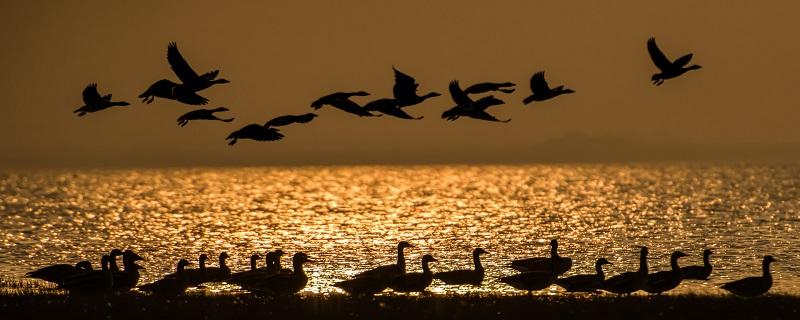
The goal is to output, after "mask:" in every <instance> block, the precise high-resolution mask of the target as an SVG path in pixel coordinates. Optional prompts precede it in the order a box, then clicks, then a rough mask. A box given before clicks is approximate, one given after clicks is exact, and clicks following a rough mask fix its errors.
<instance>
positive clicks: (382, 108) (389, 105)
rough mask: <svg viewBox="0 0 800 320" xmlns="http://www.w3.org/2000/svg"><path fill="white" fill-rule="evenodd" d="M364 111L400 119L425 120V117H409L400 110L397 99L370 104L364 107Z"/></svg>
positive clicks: (376, 101) (385, 99)
mask: <svg viewBox="0 0 800 320" xmlns="http://www.w3.org/2000/svg"><path fill="white" fill-rule="evenodd" d="M364 110H367V111H370V112H373V111H374V112H380V113H383V114H386V115H390V116H392V117H396V118H400V119H408V120H420V119H422V118H423V117H417V118H415V117H412V116H411V115H409V114H408V113H406V112H405V111H403V109H401V108H400V105H399V104H398V101H397V99H391V98H384V99H378V100H375V101H372V102H369V103H367V104H366V105H364Z"/></svg>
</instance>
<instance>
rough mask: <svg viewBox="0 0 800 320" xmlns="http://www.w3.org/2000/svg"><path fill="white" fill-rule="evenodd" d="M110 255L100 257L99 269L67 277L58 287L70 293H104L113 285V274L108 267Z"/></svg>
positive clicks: (108, 291) (109, 290)
mask: <svg viewBox="0 0 800 320" xmlns="http://www.w3.org/2000/svg"><path fill="white" fill-rule="evenodd" d="M110 261H111V257H110V256H109V255H103V256H102V258H101V259H100V265H101V269H100V270H92V271H86V272H83V273H80V274H76V275H74V276H71V277H67V278H65V279H63V280H62V282H61V283H59V285H58V287H59V288H61V289H66V290H67V291H69V293H70V294H106V293H110V292H111V289H112V288H113V286H114V275H113V274H112V272H111V270H110V269H109V263H110Z"/></svg>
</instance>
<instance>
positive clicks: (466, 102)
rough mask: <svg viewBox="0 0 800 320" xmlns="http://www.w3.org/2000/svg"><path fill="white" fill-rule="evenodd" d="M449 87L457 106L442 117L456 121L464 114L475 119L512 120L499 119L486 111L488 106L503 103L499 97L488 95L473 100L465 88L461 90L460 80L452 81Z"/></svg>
mask: <svg viewBox="0 0 800 320" xmlns="http://www.w3.org/2000/svg"><path fill="white" fill-rule="evenodd" d="M449 89H450V96H451V97H452V98H453V101H454V102H455V103H456V106H455V107H452V108H450V109H449V110H447V111H445V112H444V113H442V119H447V120H450V121H454V120H456V119H458V118H459V117H461V116H464V117H470V118H473V119H479V120H486V121H494V122H509V121H511V119H507V120H498V119H497V118H495V117H494V116H492V115H490V114H489V113H487V112H486V108H489V107H491V106H496V105H501V104H503V103H504V102H503V100H500V99H497V98H495V97H494V96H487V97H483V98H480V99H478V100H477V101H473V100H472V99H470V98H469V97H468V96H467V94H465V93H464V91H463V90H461V87H460V86H459V85H458V80H453V81H451V82H450V87H449Z"/></svg>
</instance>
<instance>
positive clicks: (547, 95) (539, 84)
mask: <svg viewBox="0 0 800 320" xmlns="http://www.w3.org/2000/svg"><path fill="white" fill-rule="evenodd" d="M574 92H575V90H572V89H564V86H558V87H555V88H552V89H550V86H548V85H547V80H545V79H544V71H539V72H537V73H534V74H533V76H532V77H531V93H532V94H531V95H530V96H528V97H527V98H525V100H522V103H524V104H529V103H531V102H534V101H545V100H548V99H552V98H555V97H557V96H560V95H562V94H569V93H574Z"/></svg>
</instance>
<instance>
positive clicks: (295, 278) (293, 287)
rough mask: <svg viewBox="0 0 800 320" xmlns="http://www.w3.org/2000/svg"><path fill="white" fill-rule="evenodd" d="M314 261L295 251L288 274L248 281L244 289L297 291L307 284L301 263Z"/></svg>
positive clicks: (278, 291) (275, 293)
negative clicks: (292, 269) (291, 268)
mask: <svg viewBox="0 0 800 320" xmlns="http://www.w3.org/2000/svg"><path fill="white" fill-rule="evenodd" d="M306 262H314V261H312V260H311V259H309V257H308V255H306V254H305V253H302V252H298V253H295V254H294V256H293V257H292V267H293V268H294V271H292V273H290V274H278V275H275V276H273V277H270V278H266V279H264V280H262V281H258V282H254V283H249V284H247V285H245V289H248V290H250V291H255V292H264V293H268V294H273V295H290V294H294V293H297V292H298V291H300V290H303V288H305V287H306V284H308V276H307V275H306V273H305V271H304V270H303V264H304V263H306Z"/></svg>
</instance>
